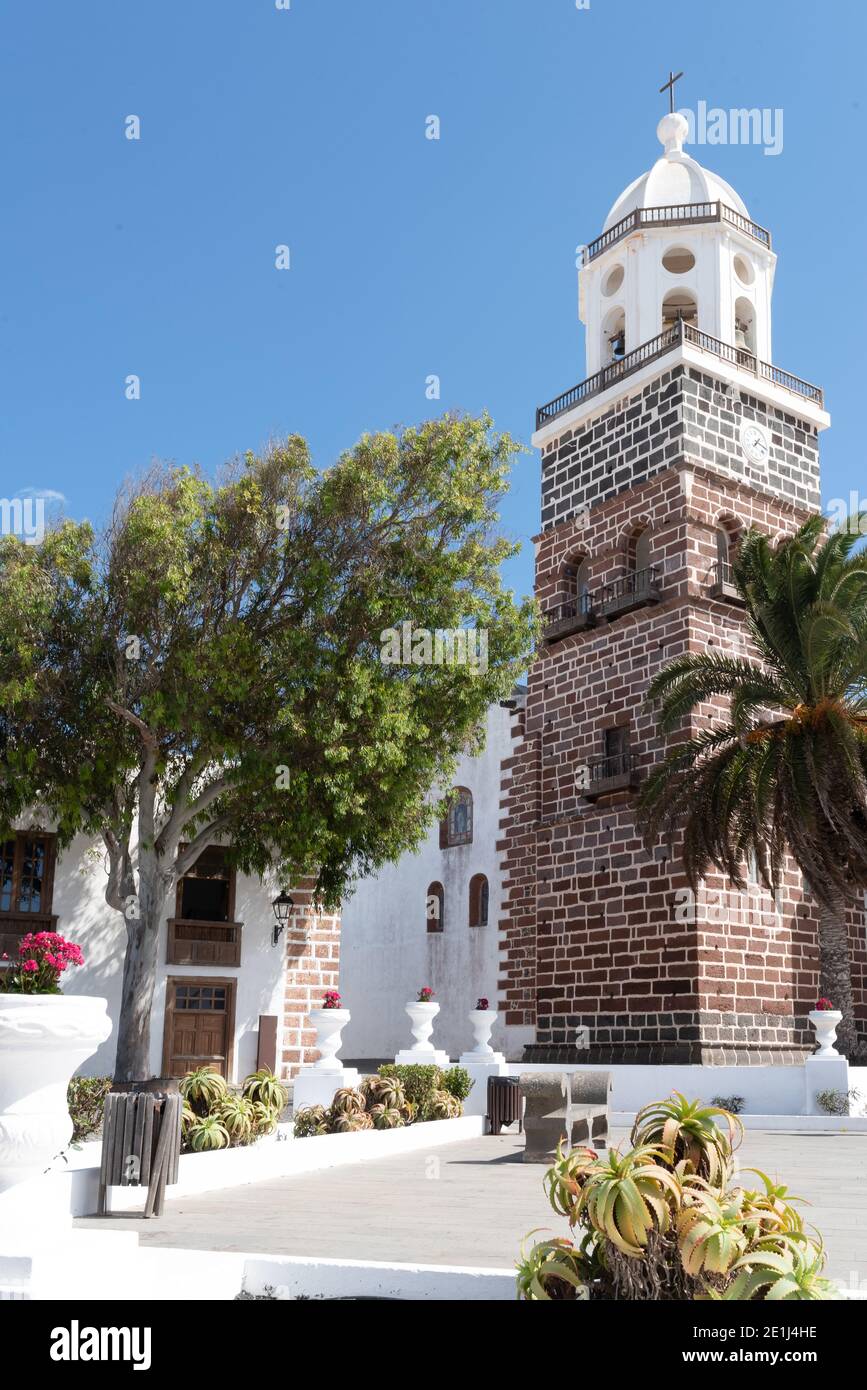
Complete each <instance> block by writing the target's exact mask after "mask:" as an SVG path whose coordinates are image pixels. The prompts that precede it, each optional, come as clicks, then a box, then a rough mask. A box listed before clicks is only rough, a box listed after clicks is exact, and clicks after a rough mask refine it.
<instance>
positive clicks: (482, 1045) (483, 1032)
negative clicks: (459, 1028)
mask: <svg viewBox="0 0 867 1390" xmlns="http://www.w3.org/2000/svg"><path fill="white" fill-rule="evenodd" d="M496 1021H497V1011H496V1009H492V1008H491V1007H490V1004H489V1002H488V1000H487V999H485V998H484V997H483V998H481V999H479V1000H478V1002H477V1004H476V1007H475V1008H474V1009H470V1027H471V1028H472V1030H473V1048H472V1051H473V1054H474V1055H476V1056H480V1057H488V1056H491V1057H492V1056H493V1055H494V1049H493V1048H492V1047H491V1031H492V1029H493V1027H494V1024H495V1023H496Z"/></svg>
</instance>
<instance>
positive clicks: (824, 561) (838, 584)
mask: <svg viewBox="0 0 867 1390" xmlns="http://www.w3.org/2000/svg"><path fill="white" fill-rule="evenodd" d="M860 520H861V519H860V517H858V518H853V520H852V521H851V522H850V524H849V527H848V528H847V529H846V530H839V531H835V532H834V533H833V534H831V535H825V533H824V531H825V524H826V523H825V521H824V518H822V517H820V516H817V517H814V518H811V519H810V520H809V521H807V522H806V523H805V524H804V525H803V526H802V527H801V528H800V529H799V530H798V531H797V533H796V534H795V535H794V536H792V537H789V538H787V539H782V540H780V541H778V542H777V543H776V544H773V543H772V542H770V541H769V540H768V538H767V537H766V536H764V535H762V534H761V533H759V532H756V531H750V532H748V533H747V535H746V536H745V537H744V539H743V541H742V543H741V546H740V548H739V551H738V554H737V556H736V558H735V560H734V564H733V571H734V579H735V583H736V585H737V588H738V591H739V592H740V594H741V595H742V597H743V598H744V600H745V603H746V621H747V627H748V630H749V634H750V636H751V638H752V641H753V643H754V644H755V648H756V651H757V659H756V660H751V659H747V658H740V657H735V656H728V655H725V654H724V653H713V652H705V653H701V654H689V655H686V656H682V657H680V658H678V659H677V660H676V661H673V662H672V663H671V665H669V666H668V667H666V668H665V669H664V670H663V671H661V672H660V673H659V675H657V676H656V677H655V678H654V680H653V681H652V682H651V684H650V689H649V692H648V696H649V699H651V700H654V701H659V702H660V716H659V728H660V732H662V733H664V734H674V735H675V742H674V746H673V747H672V748H671V750H670V752H669V753H668V756H667V757H666V759H665V760H664V761H663V762H662V763H661V764H660V765H659V766H658V767H657V768H656V769H655V770H654V771H653V772H652V773H651V775H650V776H649V777H648V779H647V782H646V783H645V785H644V788H643V790H642V794H641V798H640V801H639V812H640V815H641V816H642V818H643V820H644V829H645V836H646V840H647V843H648V846H651V845H653V844H654V843H655V842H656V839H657V836H658V834H659V833H660V832H662V833H663V834H664V835H666V836H667V837H668V838H669V839H670V840H672V841H674V840H675V839H676V837H677V836H678V834H679V833H682V839H683V861H684V866H685V870H686V873H687V875H688V877H689V879H690V881H691V883H692V885H693V887H694V888H696V887H697V886H698V883H699V881H700V880H701V879H702V877H703V876H704V875H705V873H706V872H707V871H708V870H709V869H710V868H711V867H712V866H714V867H716V868H717V869H719V870H721V871H722V872H724V873H725V874H727V875H728V877H729V878H730V879H731V880H732V882H733V883H735V884H736V885H737V886H738V887H739V888H744V887H745V886H746V885H745V882H744V877H743V869H744V864H745V861H746V859H747V857H748V856H749V855H752V856H753V857H754V859H755V863H756V865H757V867H758V870H759V874H760V876H761V879H762V881H763V882H764V883H765V885H766V886H767V887H768V888H770V889H772V890H773V891H776V890H777V889H778V887H779V885H780V881H781V876H782V873H783V869H784V865H785V857H786V854H787V852H789V853H791V855H792V856H793V857H794V859H795V861H796V862H797V864H798V867H799V868H800V870H801V872H802V874H803V876H804V879H805V881H806V885H807V887H808V889H809V891H810V892H811V893H812V894H813V896H814V897H815V899H816V901H817V904H818V907H819V913H820V930H819V952H820V970H821V989H822V993H823V994H825V995H827V996H828V997H829V998H830V999H831V1000H832V1001H833V1003H834V1005H835V1006H836V1007H837V1008H839V1009H840V1010H841V1011H842V1013H843V1021H842V1024H841V1026H840V1031H839V1036H840V1042H841V1044H842V1047H843V1050H844V1051H845V1052H846V1054H847V1055H848V1056H853V1055H855V1053H856V1052H857V1051H858V1049H859V1043H858V1036H857V1030H856V1024H855V1018H854V1010H853V1001H852V973H851V964H850V955H849V936H848V932H847V921H846V918H847V912H848V911H849V910H850V909H851V907H852V906H853V904H854V903H855V902H856V900H857V899H859V898H861V899H862V900H863V893H864V889H865V888H867V557H865V556H864V554H863V553H857V554H856V553H853V547H854V545H855V543H856V541H857V540H858V537H859V534H860V529H859V528H860ZM714 702H717V703H716V705H715V707H714ZM709 706H710V707H711V709H713V711H714V712H713V714H712V716H711V717H710V718H708V717H707V710H708V707H709ZM702 707H703V709H704V713H703V714H701V715H699V714H698V713H697V712H698V711H700V710H701V709H702ZM690 720H691V722H690V723H689V728H688V729H687V730H686V733H687V734H689V735H691V736H685V734H684V727H685V724H686V722H687V721H690ZM696 728H698V730H699V731H698V732H697V733H696V732H694V730H695V729H696Z"/></svg>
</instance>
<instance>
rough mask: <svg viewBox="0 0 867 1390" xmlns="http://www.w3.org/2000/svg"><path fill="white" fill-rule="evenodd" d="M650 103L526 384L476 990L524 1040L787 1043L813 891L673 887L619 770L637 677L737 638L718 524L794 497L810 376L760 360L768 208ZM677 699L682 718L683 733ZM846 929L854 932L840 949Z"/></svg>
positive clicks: (707, 1054)
mask: <svg viewBox="0 0 867 1390" xmlns="http://www.w3.org/2000/svg"><path fill="white" fill-rule="evenodd" d="M687 131H688V127H687V122H686V120H685V119H684V117H683V116H681V115H679V114H678V113H677V112H673V111H672V112H669V114H667V115H666V116H664V117H663V119H662V120H661V121H660V122H659V125H658V127H657V136H658V138H659V140H660V142H661V144H662V146H663V150H662V153H661V155H660V157H659V158H658V159H657V161H656V163H655V164H654V165H653V167H652V168H651V169H650V170H648V171H647V172H646V173H644V174H642V175H641V176H640V177H639V178H637V179H636V180H635V181H634V182H632V183H630V185H629V186H628V188H626V189H625V191H624V192H623V193H622V194H621V195H620V196H619V197H618V198H617V199H616V201H615V203H614V205H613V206H612V208H611V211H610V212H609V214H608V216H607V218H606V219H605V221H604V224H603V226H602V230H601V232H600V233H599V235H598V236H596V238H595V239H594V240H593V241H591V242H590V243H589V244H588V245H587V246H586V247H585V248H584V251H583V264H582V265H581V268H580V272H579V314H580V318H581V321H582V322H583V324H584V325H585V330H586V367H585V372H586V375H585V377H584V379H583V380H582V381H580V382H579V383H578V384H577V385H575V386H572V387H571V388H569V389H568V390H566V391H564V392H563V393H562V394H561V395H559V396H556V397H555V398H554V399H552V400H550V401H548V402H546V403H545V404H544V405H541V406H540V407H539V408H538V410H537V412H536V431H535V434H534V436H533V443H534V444H535V445H536V446H537V447H538V448H539V450H540V452H541V461H542V520H541V525H542V529H541V532H540V534H539V535H538V536H537V537H536V538H535V541H536V592H537V596H538V598H539V600H540V602H541V605H542V608H543V610H544V613H545V623H546V626H545V635H544V641H543V644H542V647H541V649H540V651H539V653H538V655H537V659H536V661H535V662H534V664H533V666H532V668H531V670H530V673H529V678H528V686H527V694H526V701H525V703H524V705H523V708H521V709H519V710H517V711H516V714H515V718H516V720H517V728H516V734H517V745H516V755H515V757H514V758H513V759H512V760H511V765H510V766H508V767H507V770H506V774H505V781H504V800H503V808H504V819H503V821H502V826H503V840H502V845H501V847H502V852H503V856H504V858H503V868H504V875H505V889H506V894H507V897H506V903H505V907H504V916H503V918H502V920H501V922H500V930H501V937H502V951H503V968H502V971H501V979H500V991H501V993H500V1008H501V1010H503V1011H504V1012H505V1015H506V1018H505V1021H506V1024H507V1025H510V1027H511V1030H512V1036H515V1030H520V1033H519V1036H521V1037H522V1039H523V1041H524V1043H525V1057H526V1059H527V1060H531V1061H556V1060H579V1061H580V1060H582V1059H584V1060H589V1061H591V1062H641V1061H645V1062H687V1063H691V1062H735V1061H737V1062H756V1063H759V1062H764V1063H767V1062H780V1061H795V1060H800V1058H801V1057H802V1056H803V1055H804V1053H805V1052H807V1051H809V1048H810V1040H809V1037H808V1035H807V1034H808V1029H807V1027H806V1013H807V1011H808V1008H809V1007H811V1006H812V1001H813V1000H814V999H815V997H816V991H817V986H818V947H817V944H816V943H817V936H816V922H815V920H814V918H813V912H814V909H813V907H812V904H811V901H810V899H809V898H808V897H807V895H806V894H805V893H804V890H803V887H802V885H801V882H800V878H799V876H798V874H797V871H796V870H794V867H793V869H792V872H791V873H789V874H787V875H786V887H785V889H784V890H783V892H782V893H781V894H780V895H778V898H777V900H776V901H775V900H774V899H773V898H772V897H771V896H770V895H769V894H768V893H767V892H766V891H765V890H764V889H763V888H762V887H761V886H760V885H759V884H758V882H755V881H751V883H750V886H749V889H748V891H746V892H738V891H737V890H735V889H733V888H731V885H729V884H728V883H727V881H726V880H724V879H723V878H722V877H721V876H720V877H719V878H718V879H712V878H711V879H708V880H707V881H706V883H705V884H704V886H703V888H702V890H701V891H700V893H699V894H698V895H697V898H696V899H695V900H693V896H692V894H691V893H690V892H689V891H688V887H687V884H686V880H685V877H684V875H683V872H682V869H681V866H680V864H679V863H678V860H677V857H676V846H675V847H673V849H670V850H665V849H663V848H662V847H657V849H656V850H655V851H654V852H653V853H647V852H646V851H645V849H644V846H643V844H642V842H641V838H640V836H639V834H638V832H637V830H636V825H635V819H634V800H635V793H636V791H637V789H638V787H639V786H640V783H641V781H642V779H643V778H644V777H645V776H646V774H647V772H648V770H649V768H650V767H651V766H652V765H653V764H654V763H655V762H657V761H658V760H659V758H660V757H661V756H662V754H663V751H664V746H663V743H662V741H661V740H660V739H659V738H658V737H657V734H656V727H655V717H654V715H653V713H652V712H651V711H650V710H649V709H648V708H647V705H646V702H645V697H646V692H647V687H648V683H649V681H650V680H651V678H652V677H653V675H654V674H655V673H656V672H657V671H658V670H659V669H660V667H661V666H662V665H664V664H667V663H668V662H670V661H671V660H672V659H673V658H675V657H677V656H679V655H680V654H682V653H684V652H687V651H702V650H706V649H714V648H716V649H718V650H722V651H740V652H742V653H744V654H747V653H748V651H749V645H748V642H749V639H748V636H747V634H746V631H745V626H744V621H743V613H742V609H741V608H740V606H739V599H738V595H737V591H736V590H735V588H734V587H733V585H732V582H731V569H730V562H731V556H732V553H733V549H734V547H735V546H736V545H737V544H738V540H739V537H740V535H741V534H742V532H743V531H744V530H745V529H746V528H748V527H751V526H755V527H760V528H761V529H763V530H765V531H767V532H768V534H770V535H772V536H776V535H778V534H780V533H790V532H792V531H794V530H795V529H796V527H797V526H798V525H800V523H801V522H802V521H803V520H805V519H806V517H807V516H808V515H809V514H810V513H812V512H815V511H816V510H818V509H819V505H820V494H819V434H820V432H821V431H822V430H823V429H825V428H826V426H827V425H828V424H829V423H830V420H829V417H828V415H827V414H826V412H825V408H824V400H823V394H822V391H821V389H820V388H819V387H817V386H814V385H811V384H810V383H809V382H807V381H804V380H802V379H801V378H800V377H798V376H796V375H794V374H793V373H791V372H789V371H786V370H783V369H782V368H780V367H778V366H775V365H774V364H773V354H772V346H771V344H772V334H771V296H772V290H773V283H774V273H775V268H776V256H775V255H774V252H773V250H772V243H771V233H770V232H769V231H768V230H767V229H766V228H764V227H761V226H759V225H758V224H757V223H755V222H753V220H752V219H751V217H750V215H749V211H748V209H747V207H746V205H745V204H744V202H743V200H742V199H741V198H740V196H739V195H738V194H737V193H736V192H735V190H734V189H733V188H732V187H731V186H730V185H729V184H728V183H726V182H725V181H724V180H723V179H722V178H720V177H719V176H718V175H716V174H713V173H711V172H710V171H709V170H707V169H705V168H703V167H702V166H701V165H700V164H698V163H697V162H696V161H695V160H694V159H693V158H692V157H691V156H690V155H688V154H687V153H686V152H685V150H684V148H683V146H684V141H685V138H686V135H687ZM697 728H698V725H697V724H696V725H695V726H694V727H693V729H692V730H691V731H690V732H695V731H696V730H697ZM862 954H863V951H862Z"/></svg>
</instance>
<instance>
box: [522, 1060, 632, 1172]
mask: <svg viewBox="0 0 867 1390" xmlns="http://www.w3.org/2000/svg"><path fill="white" fill-rule="evenodd" d="M520 1080H521V1091H522V1092H523V1095H524V1098H525V1100H526V1107H525V1110H524V1131H525V1134H526V1141H525V1146H524V1162H525V1163H552V1162H553V1161H554V1159H555V1158H556V1156H557V1145H558V1144H559V1143H560V1141H561V1140H564V1139H565V1141H566V1147H567V1148H574V1147H575V1145H577V1144H586V1145H588V1146H589V1147H590V1148H594V1149H596V1148H604V1147H605V1145H606V1144H607V1143H608V1114H609V1108H610V1104H611V1073H610V1072H607V1071H573V1072H558V1071H542V1072H538V1071H537V1072H530V1071H525V1072H522V1073H521V1078H520Z"/></svg>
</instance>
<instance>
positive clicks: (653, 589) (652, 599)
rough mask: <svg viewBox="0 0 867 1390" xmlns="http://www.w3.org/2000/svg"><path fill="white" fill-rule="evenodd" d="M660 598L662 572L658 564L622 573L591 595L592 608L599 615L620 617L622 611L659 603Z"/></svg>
mask: <svg viewBox="0 0 867 1390" xmlns="http://www.w3.org/2000/svg"><path fill="white" fill-rule="evenodd" d="M661 598H662V572H661V569H660V567H659V565H648V567H647V568H646V569H643V570H636V571H635V572H634V573H633V574H624V575H623V576H622V577H621V578H620V579H615V580H614V582H613V583H611V584H603V586H602V588H601V589H597V591H596V593H595V594H594V596H593V601H594V608H595V609H596V612H597V613H598V614H599V615H600V617H604V618H609V619H610V618H620V617H622V615H623V614H624V613H633V612H634V611H635V609H636V608H645V607H646V606H647V605H648V604H650V603H659V601H660V599H661Z"/></svg>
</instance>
